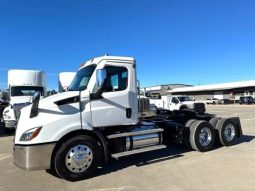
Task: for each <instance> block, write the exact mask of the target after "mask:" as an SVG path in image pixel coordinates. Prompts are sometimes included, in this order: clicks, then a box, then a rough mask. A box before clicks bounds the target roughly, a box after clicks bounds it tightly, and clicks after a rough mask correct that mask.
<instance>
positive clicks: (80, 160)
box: [65, 145, 93, 173]
mask: <svg viewBox="0 0 255 191" xmlns="http://www.w3.org/2000/svg"><path fill="white" fill-rule="evenodd" d="M92 160H93V154H92V150H91V149H90V148H89V147H88V146H87V145H76V146H74V147H72V148H71V149H70V150H69V151H68V153H67V155H66V159H65V164H66V167H67V169H68V170H69V171H71V172H73V173H81V172H84V171H85V170H86V169H88V168H89V167H90V165H91V163H92Z"/></svg>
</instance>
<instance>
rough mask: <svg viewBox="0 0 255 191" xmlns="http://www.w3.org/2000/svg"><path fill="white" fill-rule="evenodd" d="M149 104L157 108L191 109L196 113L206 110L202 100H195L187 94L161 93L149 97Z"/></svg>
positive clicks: (202, 112) (171, 109) (172, 109)
mask: <svg viewBox="0 0 255 191" xmlns="http://www.w3.org/2000/svg"><path fill="white" fill-rule="evenodd" d="M150 104H153V105H155V106H156V107H157V109H159V110H160V109H168V110H170V111H174V110H192V111H195V112H197V113H198V114H204V113H205V111H206V109H205V104H204V103H203V102H199V101H195V100H193V99H192V98H191V97H189V96H174V95H172V96H171V95H163V96H160V97H151V98H150Z"/></svg>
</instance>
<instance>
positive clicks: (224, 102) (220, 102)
mask: <svg viewBox="0 0 255 191" xmlns="http://www.w3.org/2000/svg"><path fill="white" fill-rule="evenodd" d="M219 104H234V100H230V99H220V100H219Z"/></svg>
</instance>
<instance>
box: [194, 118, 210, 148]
mask: <svg viewBox="0 0 255 191" xmlns="http://www.w3.org/2000/svg"><path fill="white" fill-rule="evenodd" d="M214 140H215V132H214V128H213V127H212V125H211V124H210V123H209V122H207V121H202V120H199V121H196V122H194V123H193V124H191V126H190V145H191V147H192V148H193V149H194V150H196V151H200V152H206V151H209V150H211V149H212V147H213V144H214Z"/></svg>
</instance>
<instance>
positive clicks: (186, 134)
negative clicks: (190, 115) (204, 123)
mask: <svg viewBox="0 0 255 191" xmlns="http://www.w3.org/2000/svg"><path fill="white" fill-rule="evenodd" d="M195 121H197V120H196V119H190V120H188V121H187V122H186V123H185V130H184V136H183V144H184V146H185V147H187V148H188V149H191V145H190V140H189V137H190V126H191V125H192V124H193V123H194V122H195Z"/></svg>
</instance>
